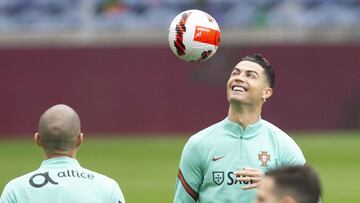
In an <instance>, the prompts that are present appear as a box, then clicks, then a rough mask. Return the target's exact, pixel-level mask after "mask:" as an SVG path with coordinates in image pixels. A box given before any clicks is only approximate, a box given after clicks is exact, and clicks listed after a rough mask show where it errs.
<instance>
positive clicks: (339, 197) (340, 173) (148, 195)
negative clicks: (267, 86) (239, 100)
mask: <svg viewBox="0 0 360 203" xmlns="http://www.w3.org/2000/svg"><path fill="white" fill-rule="evenodd" d="M292 135H295V136H293V138H294V139H295V140H296V142H297V143H298V144H299V145H300V147H301V148H302V150H303V152H304V154H305V157H306V158H307V161H308V163H309V164H310V165H312V166H314V167H315V168H316V169H317V171H318V172H319V174H320V177H321V180H322V184H323V190H324V196H323V202H325V203H340V202H357V201H359V199H360V174H359V173H360V132H347V133H344V132H339V133H316V134H310V133H302V134H300V133H292ZM132 137H134V136H132ZM186 140H187V137H184V136H176V137H165V136H164V137H155V138H154V137H151V138H149V137H141V138H131V136H127V137H126V138H123V137H122V138H91V137H88V138H86V140H85V143H84V144H83V146H82V147H81V149H80V151H79V154H78V159H79V160H80V163H81V164H82V166H84V167H86V168H89V169H92V170H95V171H98V172H101V173H104V174H106V175H108V176H110V177H113V178H114V179H116V180H117V181H118V182H119V184H120V186H121V188H122V190H123V192H124V195H125V198H126V200H127V202H128V203H138V202H159V203H166V202H171V201H172V196H173V191H174V185H175V177H176V175H177V168H178V161H179V158H180V154H181V150H182V147H183V145H184V144H185V142H186ZM0 161H1V166H0V174H1V175H0V189H1V190H2V188H4V186H5V184H6V183H7V182H8V181H9V180H11V179H12V178H14V177H17V176H19V175H22V174H24V173H27V172H29V171H31V170H34V169H36V168H37V167H39V164H40V162H41V161H42V152H41V149H40V148H38V147H36V146H35V145H34V144H33V142H32V138H31V137H29V139H3V140H0Z"/></svg>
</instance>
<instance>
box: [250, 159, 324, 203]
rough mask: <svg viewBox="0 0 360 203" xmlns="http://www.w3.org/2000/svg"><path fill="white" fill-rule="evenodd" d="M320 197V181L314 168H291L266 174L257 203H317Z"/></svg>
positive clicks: (258, 193)
mask: <svg viewBox="0 0 360 203" xmlns="http://www.w3.org/2000/svg"><path fill="white" fill-rule="evenodd" d="M320 195H321V186H320V181H319V178H318V176H317V174H316V173H315V171H314V170H313V169H312V168H310V167H308V166H289V167H284V168H279V169H274V170H270V171H268V172H266V174H265V177H264V178H263V180H262V181H261V184H260V186H259V188H258V190H257V196H256V203H317V202H319V197H320Z"/></svg>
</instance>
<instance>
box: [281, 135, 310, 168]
mask: <svg viewBox="0 0 360 203" xmlns="http://www.w3.org/2000/svg"><path fill="white" fill-rule="evenodd" d="M280 146H281V147H280V163H281V166H292V165H305V164H306V160H305V157H304V155H303V153H302V151H301V149H300V147H299V146H298V145H297V144H296V143H295V141H294V140H293V139H292V138H291V137H289V136H288V135H286V139H283V140H282V141H281V144H280Z"/></svg>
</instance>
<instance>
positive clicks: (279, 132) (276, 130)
mask: <svg viewBox="0 0 360 203" xmlns="http://www.w3.org/2000/svg"><path fill="white" fill-rule="evenodd" d="M263 122H264V125H265V126H266V127H267V128H270V130H271V131H272V133H273V134H274V135H275V136H276V137H277V138H286V137H289V135H288V134H287V133H285V132H284V131H283V130H281V129H280V128H278V127H277V126H275V125H274V124H272V123H270V122H268V121H266V120H263Z"/></svg>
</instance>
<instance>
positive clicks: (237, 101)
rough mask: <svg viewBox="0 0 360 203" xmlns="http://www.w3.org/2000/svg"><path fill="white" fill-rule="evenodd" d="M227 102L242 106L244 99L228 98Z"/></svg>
mask: <svg viewBox="0 0 360 203" xmlns="http://www.w3.org/2000/svg"><path fill="white" fill-rule="evenodd" d="M228 101H229V103H230V104H243V103H245V99H244V98H239V97H230V98H228Z"/></svg>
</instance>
